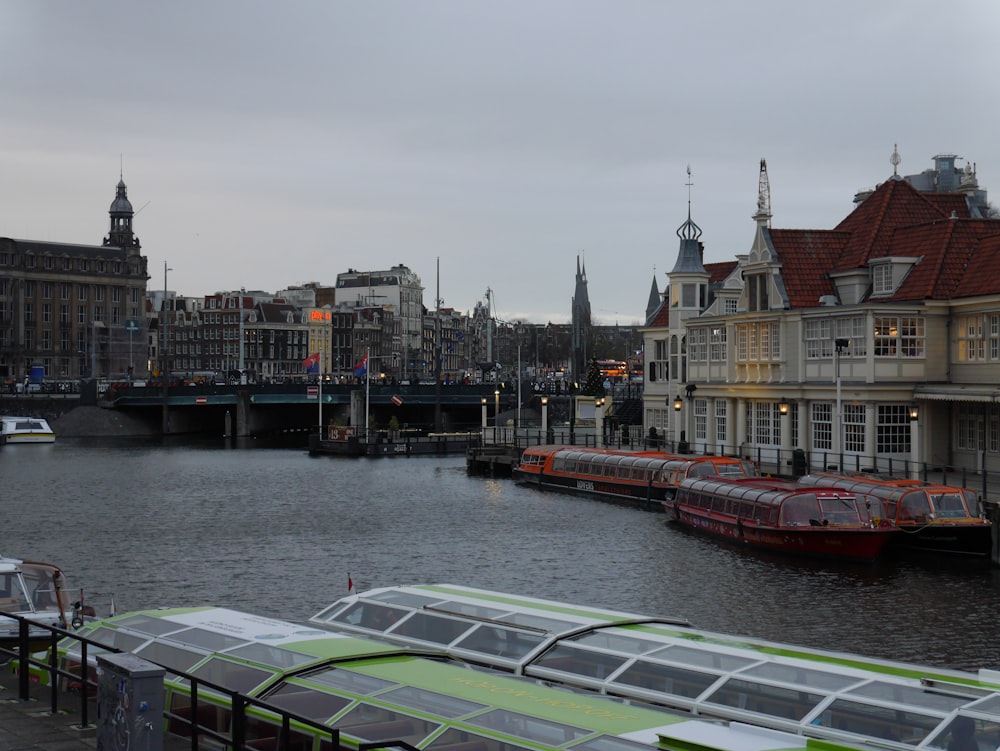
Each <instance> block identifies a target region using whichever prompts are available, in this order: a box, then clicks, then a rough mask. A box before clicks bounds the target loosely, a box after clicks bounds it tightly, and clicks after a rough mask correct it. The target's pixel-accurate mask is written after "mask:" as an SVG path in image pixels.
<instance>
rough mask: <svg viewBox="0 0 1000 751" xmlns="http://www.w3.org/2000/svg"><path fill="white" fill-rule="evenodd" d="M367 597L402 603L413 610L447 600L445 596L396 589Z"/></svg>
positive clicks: (379, 600) (440, 603)
mask: <svg viewBox="0 0 1000 751" xmlns="http://www.w3.org/2000/svg"><path fill="white" fill-rule="evenodd" d="M365 599H368V600H377V601H378V602H390V603H392V604H393V605H400V606H402V607H404V608H410V609H411V610H419V609H420V608H423V607H432V606H442V604H443V603H444V602H445V600H444V598H443V597H433V596H430V595H421V594H415V593H413V592H400V591H399V590H395V589H392V590H389V591H388V592H380V593H378V594H375V595H372V596H371V597H368V596H367V595H366V596H365Z"/></svg>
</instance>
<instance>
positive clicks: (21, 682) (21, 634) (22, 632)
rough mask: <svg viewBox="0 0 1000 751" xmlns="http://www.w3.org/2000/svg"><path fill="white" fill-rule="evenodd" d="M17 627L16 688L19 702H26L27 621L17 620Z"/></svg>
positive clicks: (27, 696)
mask: <svg viewBox="0 0 1000 751" xmlns="http://www.w3.org/2000/svg"><path fill="white" fill-rule="evenodd" d="M18 620H19V623H18V627H17V634H18V639H17V651H18V655H17V658H18V674H17V678H18V681H17V686H18V689H17V690H18V694H19V698H20V699H21V701H28V698H29V695H28V665H29V663H28V658H29V654H28V621H27V620H25V619H24V618H20V619H18Z"/></svg>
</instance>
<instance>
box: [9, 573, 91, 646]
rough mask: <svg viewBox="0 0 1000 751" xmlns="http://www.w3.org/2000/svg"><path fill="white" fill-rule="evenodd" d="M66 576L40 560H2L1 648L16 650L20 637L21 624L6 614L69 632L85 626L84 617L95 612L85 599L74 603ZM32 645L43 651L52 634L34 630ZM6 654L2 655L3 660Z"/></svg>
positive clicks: (29, 635) (30, 636) (40, 629)
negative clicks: (73, 628) (87, 605)
mask: <svg viewBox="0 0 1000 751" xmlns="http://www.w3.org/2000/svg"><path fill="white" fill-rule="evenodd" d="M70 600H71V595H70V594H69V592H68V591H67V588H66V577H65V576H64V575H63V572H62V570H61V569H59V567H58V566H54V565H52V564H51V563H41V562H39V561H22V560H20V559H19V558H4V557H0V647H3V648H5V649H11V650H13V649H16V648H17V645H18V641H19V638H20V634H19V631H20V627H19V622H18V621H17V620H16V619H14V618H5V617H3V615H2V614H4V613H8V614H10V615H16V616H22V617H24V618H26V619H27V620H28V621H30V622H33V623H39V624H43V625H46V626H57V627H58V628H63V629H68V628H70V627H77V626H81V625H83V622H84V616H86V615H94V611H93V609H91V608H89V607H86V606H84V605H83V604H82V597H81V598H80V600H78V601H77V602H76V603H70ZM28 638H29V644H30V645H31V648H32V649H36V648H40V647H42V646H44V645H46V644H48V643H49V642H50V641H51V632H49V631H48V630H47V629H44V628H37V629H36V628H30V627H29V632H28ZM3 658H4V655H3V654H0V661H3Z"/></svg>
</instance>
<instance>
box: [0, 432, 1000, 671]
mask: <svg viewBox="0 0 1000 751" xmlns="http://www.w3.org/2000/svg"><path fill="white" fill-rule="evenodd" d="M0 553H2V554H3V555H7V556H15V557H20V558H34V559H41V560H48V561H51V562H54V563H57V564H59V565H61V566H62V567H63V568H64V570H65V571H66V572H67V575H68V577H69V581H70V585H71V586H72V587H84V588H85V591H86V593H87V595H88V598H89V599H90V600H91V601H92V602H93V603H94V604H96V605H98V606H99V607H103V605H104V603H105V602H106V598H107V593H114V595H115V599H116V603H117V605H118V609H119V612H122V611H124V610H128V609H136V608H149V607H161V606H181V605H201V604H214V605H222V606H227V607H232V608H237V609H242V610H249V611H253V612H258V613H262V614H266V615H270V616H275V617H280V618H288V619H304V618H307V617H309V616H310V615H312V614H313V613H315V612H317V611H318V610H320V609H321V608H322V607H323V606H325V605H326V604H328V603H330V602H332V601H333V600H335V599H337V598H338V597H341V596H342V595H344V594H345V593H346V590H347V580H348V575H350V576H351V577H352V578H353V580H354V583H355V586H356V588H357V589H359V590H363V589H366V588H370V587H377V586H387V585H393V584H412V583H428V582H451V583H456V584H466V585H471V586H476V587H484V588H488V589H496V590H502V591H507V592H516V593H520V594H526V595H532V596H537V597H546V598H554V599H559V600H568V601H573V602H578V603H581V604H589V605H596V606H605V607H611V608H617V609H621V610H627V611H634V612H638V613H642V614H652V615H672V616H682V617H684V618H687V619H688V620H690V621H691V622H692V624H693V625H695V626H698V627H701V628H706V629H710V630H715V631H722V632H727V633H737V634H747V635H753V636H759V637H764V638H770V639H774V640H778V641H787V642H793V643H798V644H807V645H811V646H817V647H826V648H831V649H839V650H847V651H852V652H860V653H863V654H869V655H874V656H881V657H886V658H896V659H904V660H916V661H920V662H925V663H929V664H934V665H938V666H944V667H955V668H966V669H973V668H978V667H989V668H993V669H1000V625H998V615H1000V609H998V604H1000V570H998V569H996V568H993V567H991V566H990V565H989V564H988V563H979V562H969V561H955V560H948V559H940V558H927V559H915V560H904V561H885V562H879V563H875V564H839V565H835V564H829V563H819V562H807V561H801V560H791V559H785V558H782V557H778V556H773V555H765V554H758V553H753V552H749V551H746V550H741V549H737V548H733V547H729V546H727V545H725V544H722V543H718V542H715V541H713V540H708V539H704V538H701V537H698V536H694V535H692V534H689V533H687V532H685V531H683V530H680V529H677V528H675V527H673V526H670V525H668V524H667V523H666V519H665V517H664V516H663V515H662V514H657V513H650V512H647V511H640V510H636V509H632V508H627V507H623V506H616V505H611V504H607V503H602V502H600V501H591V500H585V499H580V498H573V497H568V496H561V495H556V494H553V493H543V492H540V491H536V490H534V489H526V488H520V487H518V486H516V485H514V483H513V482H511V480H509V479H490V478H483V477H475V476H469V475H467V473H466V471H465V461H464V457H446V458H433V457H410V458H383V459H343V458H335V457H310V456H308V454H307V453H306V451H304V450H303V449H287V448H285V449H279V448H260V447H252V448H248V447H240V448H232V447H226V446H225V445H223V444H222V443H215V442H213V443H201V444H191V443H172V442H171V443H163V442H160V441H159V440H157V441H155V442H147V443H143V442H142V441H135V440H129V441H111V442H108V441H105V442H94V441H92V440H74V439H60V440H59V441H58V442H57V443H55V444H53V445H49V446H5V447H3V448H0ZM98 593H101V594H98Z"/></svg>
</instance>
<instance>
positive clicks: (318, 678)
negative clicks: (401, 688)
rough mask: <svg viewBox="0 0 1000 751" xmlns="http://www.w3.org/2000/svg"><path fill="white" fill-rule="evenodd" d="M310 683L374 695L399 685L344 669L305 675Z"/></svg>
mask: <svg viewBox="0 0 1000 751" xmlns="http://www.w3.org/2000/svg"><path fill="white" fill-rule="evenodd" d="M305 677H306V678H308V679H309V680H310V681H313V682H315V683H321V684H323V685H324V686H330V687H331V688H339V689H343V690H344V691H350V692H351V693H352V694H360V695H366V694H374V693H375V692H377V691H384V690H385V689H387V688H391V687H392V686H397V685H399V684H398V683H396V681H389V680H385V679H384V678H376V677H375V676H371V675H365V674H364V673H356V672H354V671H353V670H344V669H343V668H323V669H321V670H317V671H316V672H314V673H307V674H306V675H305Z"/></svg>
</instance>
